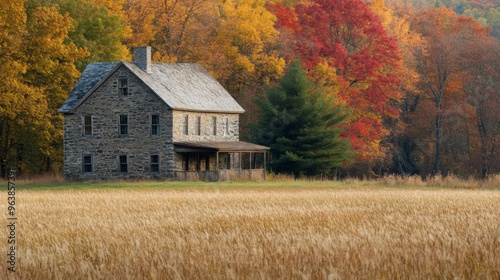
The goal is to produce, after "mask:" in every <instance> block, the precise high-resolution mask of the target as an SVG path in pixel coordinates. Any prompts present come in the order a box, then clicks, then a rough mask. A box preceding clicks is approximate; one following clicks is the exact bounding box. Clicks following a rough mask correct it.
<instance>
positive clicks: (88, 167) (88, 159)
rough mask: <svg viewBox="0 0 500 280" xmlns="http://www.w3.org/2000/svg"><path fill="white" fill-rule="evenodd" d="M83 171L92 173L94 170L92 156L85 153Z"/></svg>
mask: <svg viewBox="0 0 500 280" xmlns="http://www.w3.org/2000/svg"><path fill="white" fill-rule="evenodd" d="M82 171H83V173H91V172H92V156H91V155H84V156H83V160H82Z"/></svg>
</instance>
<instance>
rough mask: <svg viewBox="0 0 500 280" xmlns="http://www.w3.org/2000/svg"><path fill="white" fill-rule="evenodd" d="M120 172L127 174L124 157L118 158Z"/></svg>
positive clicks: (126, 164) (126, 160) (125, 157)
mask: <svg viewBox="0 0 500 280" xmlns="http://www.w3.org/2000/svg"><path fill="white" fill-rule="evenodd" d="M119 162H120V172H128V159H127V156H126V155H123V156H120V157H119Z"/></svg>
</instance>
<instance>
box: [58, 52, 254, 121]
mask: <svg viewBox="0 0 500 280" xmlns="http://www.w3.org/2000/svg"><path fill="white" fill-rule="evenodd" d="M122 65H123V66H125V67H127V68H128V69H129V70H130V71H131V72H132V73H133V74H135V75H136V76H137V77H138V78H139V79H141V80H142V81H143V82H144V83H145V84H146V85H147V86H148V87H149V88H150V89H151V90H152V91H153V92H155V93H156V94H157V95H158V96H159V97H160V98H161V99H162V100H163V101H164V102H165V103H166V104H167V106H169V107H170V108H171V109H175V110H186V111H200V112H221V113H243V112H244V111H245V110H244V109H243V108H242V107H241V106H240V105H239V104H238V103H237V102H236V100H234V98H233V97H232V96H231V95H230V94H229V92H227V91H226V90H225V89H224V87H223V86H222V85H221V84H220V83H219V82H217V80H215V78H213V77H212V76H211V75H210V73H208V71H206V70H205V69H204V68H203V67H202V66H201V65H199V64H191V63H152V64H151V74H148V73H146V72H144V71H143V70H142V69H141V68H139V67H138V66H137V65H135V64H134V63H132V62H105V63H90V64H89V65H88V66H87V67H86V68H85V70H84V71H83V73H82V75H81V77H80V79H79V80H78V82H77V83H76V85H75V88H74V89H73V91H72V92H71V93H70V94H69V96H68V98H67V99H66V101H65V102H64V104H63V106H62V107H61V108H60V109H59V112H60V113H71V112H72V111H73V110H74V109H76V108H77V107H78V106H79V105H80V104H81V103H82V102H83V101H84V100H85V99H86V98H87V97H88V96H89V95H91V94H92V93H93V92H94V90H95V89H96V88H98V87H99V85H100V84H101V83H102V82H104V81H105V80H106V79H107V78H108V77H109V76H110V75H111V74H112V73H113V72H115V71H116V70H117V69H118V68H119V67H120V66H122Z"/></svg>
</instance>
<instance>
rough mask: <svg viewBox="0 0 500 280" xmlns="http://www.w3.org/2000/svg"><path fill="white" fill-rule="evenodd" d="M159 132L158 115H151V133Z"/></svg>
mask: <svg viewBox="0 0 500 280" xmlns="http://www.w3.org/2000/svg"><path fill="white" fill-rule="evenodd" d="M158 134H160V115H157V114H155V115H151V135H158Z"/></svg>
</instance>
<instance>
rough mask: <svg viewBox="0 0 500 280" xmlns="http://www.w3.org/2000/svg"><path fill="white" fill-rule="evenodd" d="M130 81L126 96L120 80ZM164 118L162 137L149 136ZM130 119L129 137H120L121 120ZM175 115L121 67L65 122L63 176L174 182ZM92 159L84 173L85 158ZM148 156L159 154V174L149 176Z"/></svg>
mask: <svg viewBox="0 0 500 280" xmlns="http://www.w3.org/2000/svg"><path fill="white" fill-rule="evenodd" d="M122 77H128V91H129V94H128V95H127V96H122V95H120V94H119V93H118V79H119V78H122ZM152 114H159V115H160V133H159V134H158V135H151V115H152ZM85 115H90V116H91V117H92V135H83V134H84V133H83V118H84V116H85ZM120 115H128V132H129V133H128V135H120V133H119V116H120ZM171 127H172V111H170V110H168V109H167V107H166V106H165V103H164V102H163V101H161V100H160V98H159V97H157V96H156V94H154V93H153V92H151V90H150V89H149V88H147V87H146V86H144V84H143V83H142V82H141V81H140V80H138V79H137V78H136V77H135V75H133V74H131V73H130V72H129V70H128V69H127V68H125V67H123V66H122V68H120V69H118V70H117V71H116V72H115V73H114V74H113V75H112V76H110V77H109V78H108V79H107V80H106V81H105V82H104V83H103V84H102V85H101V86H100V87H99V89H97V91H96V92H94V93H93V94H92V95H91V96H90V97H89V98H88V99H87V100H85V101H84V102H83V103H82V104H81V105H80V106H79V107H78V108H77V109H76V112H75V114H66V115H65V118H64V174H65V177H66V178H67V179H73V180H83V179H85V180H88V179H128V178H171V177H172V176H173V166H174V149H173V144H172V140H173V138H172V129H171ZM84 155H91V156H92V169H93V170H92V172H89V173H85V172H82V171H83V165H82V161H83V156H84ZM120 155H127V157H128V172H120V168H119V156H120ZM150 155H159V159H160V166H159V167H160V171H159V172H151V170H150Z"/></svg>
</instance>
